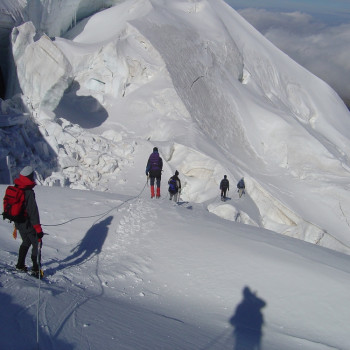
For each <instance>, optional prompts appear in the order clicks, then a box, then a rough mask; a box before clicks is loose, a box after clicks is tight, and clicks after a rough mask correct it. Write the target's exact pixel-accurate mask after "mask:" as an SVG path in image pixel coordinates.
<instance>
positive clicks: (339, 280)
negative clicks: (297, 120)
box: [0, 183, 350, 350]
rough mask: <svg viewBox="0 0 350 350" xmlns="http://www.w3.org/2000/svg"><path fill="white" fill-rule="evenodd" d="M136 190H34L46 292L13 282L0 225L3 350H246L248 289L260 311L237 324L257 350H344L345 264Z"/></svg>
mask: <svg viewBox="0 0 350 350" xmlns="http://www.w3.org/2000/svg"><path fill="white" fill-rule="evenodd" d="M144 185H145V186H144V187H141V186H140V187H139V188H138V191H139V193H137V194H136V193H135V195H122V194H117V193H106V192H95V191H82V190H72V189H67V188H58V187H53V188H50V187H44V186H38V187H36V188H35V191H36V198H37V201H38V205H39V208H40V209H41V221H42V223H43V224H44V226H43V227H44V230H45V231H46V232H47V233H48V235H47V236H45V237H44V239H43V247H42V259H43V261H42V264H43V268H44V270H45V273H46V277H45V279H44V280H43V281H39V280H37V279H34V278H33V277H31V276H29V275H27V274H23V273H15V272H13V266H14V264H15V263H16V261H17V250H18V248H19V244H20V242H19V241H20V239H19V238H18V239H17V241H16V240H14V239H13V238H12V236H11V232H12V229H11V225H10V224H8V223H6V222H4V221H1V222H0V244H1V250H0V271H1V274H0V284H1V292H0V293H1V294H0V295H1V304H0V310H1V315H2V316H1V317H2V322H1V327H0V335H1V337H0V345H1V348H2V349H9V350H12V349H16V350H17V349H18V350H20V349H37V348H39V349H45V350H50V349H96V350H97V349H106V350H109V349H110V350H112V349H162V350H166V349H169V350H174V349H187V350H189V349H193V350H198V349H235V350H238V349H243V347H241V346H243V345H242V344H243V343H245V344H246V345H245V347H244V349H248V350H254V349H257V348H255V347H253V345H252V343H251V342H250V340H251V339H252V338H251V333H250V337H248V336H247V337H246V336H245V334H244V332H242V331H241V328H240V327H239V328H238V331H237V333H238V334H237V333H234V332H233V331H234V328H233V326H232V325H231V323H230V319H231V317H232V316H233V315H234V314H236V308H237V307H238V305H239V304H241V303H242V302H243V294H242V292H243V290H244V288H245V287H248V288H249V289H250V290H251V291H252V292H254V293H255V295H256V296H255V297H254V298H256V299H257V301H255V302H253V303H248V302H247V301H246V303H245V304H244V305H245V307H243V308H242V309H241V311H240V312H239V313H238V315H236V319H238V324H240V323H243V324H245V326H246V327H248V328H257V329H256V334H260V332H259V331H261V332H262V335H261V338H260V337H257V339H260V340H258V341H257V343H260V345H261V347H260V349H268V350H280V349H287V350H295V349H303V350H309V349H312V350H314V349H322V350H323V349H344V350H345V349H348V345H349V344H348V335H349V331H350V326H349V322H347V321H348V318H349V312H350V303H349V301H350V300H349V288H350V279H349V272H350V267H349V266H350V264H349V262H350V257H349V255H345V254H342V253H339V252H335V251H333V250H330V249H327V248H323V247H318V246H316V245H313V244H310V243H306V242H303V241H302V240H298V239H294V238H289V237H285V236H282V235H280V234H276V233H275V232H272V231H268V230H264V229H261V228H257V227H254V226H249V225H244V224H240V223H237V222H231V221H228V220H223V219H221V218H219V217H217V216H216V215H214V214H211V213H210V212H208V211H207V210H206V208H205V206H203V205H202V204H191V203H188V202H186V201H183V200H182V199H181V200H180V202H179V204H178V205H176V204H174V202H172V201H169V199H168V198H167V197H162V198H161V199H157V200H156V199H151V198H150V196H149V188H148V187H147V185H146V183H145V184H144ZM0 188H1V190H5V186H4V185H1V186H0ZM240 201H241V202H244V204H245V205H249V202H250V201H249V199H248V197H243V198H241V199H238V198H232V199H231V202H234V203H238V202H240ZM46 225H52V226H46ZM56 225H58V226H56ZM27 262H28V265H29V262H30V258H29V257H28V261H27ZM39 283H40V285H39ZM39 288H40V289H39ZM39 290H40V295H39ZM262 302H264V304H265V306H264V307H263V308H260V304H259V303H262ZM259 315H260V316H262V319H263V325H261V326H260V323H259ZM37 324H38V326H37ZM258 325H259V327H258ZM37 330H38V337H37ZM237 336H238V339H239V343H238V344H236V343H235V339H237Z"/></svg>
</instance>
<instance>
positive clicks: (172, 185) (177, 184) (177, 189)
mask: <svg viewBox="0 0 350 350" xmlns="http://www.w3.org/2000/svg"><path fill="white" fill-rule="evenodd" d="M168 185H169V194H170V197H169V199H170V200H172V199H174V201H175V202H178V200H179V197H180V193H181V181H180V179H179V172H178V171H177V170H176V171H175V175H173V176H172V177H171V178H170V179H169V181H168Z"/></svg>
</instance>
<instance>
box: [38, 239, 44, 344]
mask: <svg viewBox="0 0 350 350" xmlns="http://www.w3.org/2000/svg"><path fill="white" fill-rule="evenodd" d="M42 245H43V243H42V241H41V240H40V242H39V244H38V256H37V259H38V268H39V286H38V302H37V306H36V345H37V349H38V350H39V306H40V287H41V283H40V282H41V277H42V270H41V247H42Z"/></svg>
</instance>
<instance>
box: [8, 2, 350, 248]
mask: <svg viewBox="0 0 350 350" xmlns="http://www.w3.org/2000/svg"><path fill="white" fill-rule="evenodd" d="M81 4H82V3H81ZM67 11H68V10H67ZM66 13H68V12H65V13H64V14H66ZM64 18H65V19H66V17H64ZM33 23H34V26H31V25H30V24H29V23H26V24H24V25H23V26H20V27H17V28H15V29H14V30H13V32H12V45H13V53H14V58H15V61H16V66H17V74H18V78H19V82H20V86H21V88H22V92H23V96H22V101H23V102H24V104H25V105H26V108H27V109H29V110H30V112H31V114H32V116H33V118H34V121H35V124H36V125H37V126H38V130H33V129H30V130H29V131H28V132H29V133H31V134H33V135H38V131H40V134H41V135H42V139H41V140H40V139H38V141H37V142H36V147H35V151H34V152H33V158H32V159H33V160H34V162H35V165H36V168H37V171H38V173H39V174H41V183H42V184H46V185H52V184H58V183H60V184H61V185H64V186H70V187H72V188H89V189H103V190H107V191H112V192H113V191H114V192H119V193H127V192H130V191H131V192H132V193H137V191H138V190H139V188H142V186H143V185H144V181H145V178H144V167H145V163H146V161H147V157H148V155H149V152H150V151H151V149H152V148H153V146H154V145H157V146H158V148H159V149H160V152H161V155H162V156H163V159H164V163H165V168H164V173H163V184H164V185H165V183H166V180H167V178H168V177H169V176H170V175H171V174H172V173H173V172H174V171H175V169H177V170H178V171H179V172H180V176H181V177H182V180H183V184H184V186H183V193H182V196H183V198H184V199H185V200H188V201H193V202H199V203H206V205H208V209H209V210H210V211H212V212H215V213H216V214H217V215H219V216H222V217H224V218H226V219H229V220H232V221H241V222H244V223H246V224H250V225H255V226H261V227H266V228H269V229H272V230H274V231H277V232H280V233H284V234H288V235H291V236H294V237H298V238H302V239H305V240H307V241H310V242H313V243H317V244H321V245H325V246H327V247H331V248H334V249H338V250H341V251H346V252H348V250H349V248H348V247H350V240H349V235H348V233H349V225H348V222H347V219H346V215H347V214H346V213H347V212H350V201H349V200H348V199H347V198H348V197H349V196H348V189H347V187H346V181H347V180H346V179H347V178H348V175H349V171H348V169H349V160H348V157H347V154H349V153H350V142H349V139H348V136H347V135H348V134H349V130H350V118H349V112H348V110H347V109H346V107H345V105H344V104H343V102H342V101H341V99H340V98H339V97H338V96H337V95H336V93H335V92H334V91H333V90H332V89H331V88H330V87H329V86H328V85H327V84H325V83H324V82H323V81H321V80H320V79H318V78H317V77H315V76H314V75H312V74H311V73H309V72H308V71H306V70H305V69H304V68H302V67H301V66H299V65H298V64H296V63H295V62H294V61H292V60H291V59H290V58H289V57H288V56H287V55H285V54H283V53H282V52H281V51H280V50H278V49H277V48H276V47H274V46H273V45H272V44H271V43H270V42H269V41H267V40H266V39H265V38H264V37H263V36H262V35H260V34H259V33H258V32H257V31H256V30H255V29H254V28H253V27H252V26H250V25H249V24H248V23H247V22H246V21H245V20H244V19H242V17H240V16H239V15H238V14H237V13H236V12H235V11H234V10H233V9H232V8H230V7H229V6H228V5H227V4H225V3H224V2H223V1H216V2H212V1H205V0H203V1H199V2H197V1H196V2H193V1H174V0H171V1H166V0H162V1H160V0H127V1H123V2H120V3H118V4H116V6H113V7H111V8H109V9H106V10H104V11H101V12H98V13H96V14H95V15H94V16H91V17H89V18H86V19H84V20H83V21H81V22H80V23H78V24H77V25H76V26H75V27H74V28H73V29H72V30H70V31H69V32H68V33H66V34H65V35H64V37H56V38H54V39H53V38H52V39H50V38H49V37H48V36H46V35H43V36H41V37H40V39H39V40H36V39H34V40H33V38H35V37H36V36H38V34H39V36H40V31H41V29H38V28H36V34H35V33H34V32H33V31H35V29H34V28H35V21H34V22H33ZM40 23H45V21H44V20H43V21H42V22H40ZM23 28H31V29H30V30H29V29H25V30H23ZM29 34H30V35H29ZM38 67H42V69H40V68H38ZM49 72H53V73H49ZM2 147H4V148H5V150H7V152H8V153H9V154H11V152H13V151H11V147H10V146H9V145H8V144H6V145H5V144H3V145H2ZM52 155H55V156H54V157H52ZM46 158H49V159H52V158H53V159H54V162H51V164H53V165H54V166H53V167H50V168H49V169H48V166H47V164H48V162H47V160H46ZM21 165H22V163H21V162H19V161H18V160H14V161H13V171H14V172H15V171H16V170H18V169H19V167H20V166H21ZM44 174H45V175H44ZM47 174H50V176H47ZM223 174H227V175H228V178H229V179H230V180H231V190H232V201H231V202H229V203H226V204H222V203H217V197H218V195H219V190H218V186H219V183H220V180H221V178H222V177H223ZM242 176H244V177H245V179H246V184H247V197H246V200H245V202H244V201H238V200H236V198H235V192H234V188H235V184H236V182H237V181H238V180H239V179H240V178H241V177H242ZM164 185H163V186H164ZM163 193H164V194H165V193H166V186H164V187H163ZM320 193H322V198H327V200H326V201H320V197H319V196H320ZM237 199H238V198H237ZM330 208H332V210H330Z"/></svg>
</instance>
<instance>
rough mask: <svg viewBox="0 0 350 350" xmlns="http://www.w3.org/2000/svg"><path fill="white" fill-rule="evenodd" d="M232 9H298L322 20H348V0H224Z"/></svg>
mask: <svg viewBox="0 0 350 350" xmlns="http://www.w3.org/2000/svg"><path fill="white" fill-rule="evenodd" d="M226 3H228V4H229V5H231V6H232V7H233V8H234V9H243V8H249V7H251V8H258V9H266V10H269V11H278V12H283V11H300V12H306V13H309V14H312V15H313V16H315V17H318V18H322V19H323V20H324V21H326V22H327V21H331V22H332V23H334V21H335V22H348V23H349V22H350V0H264V1H261V0H226Z"/></svg>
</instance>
